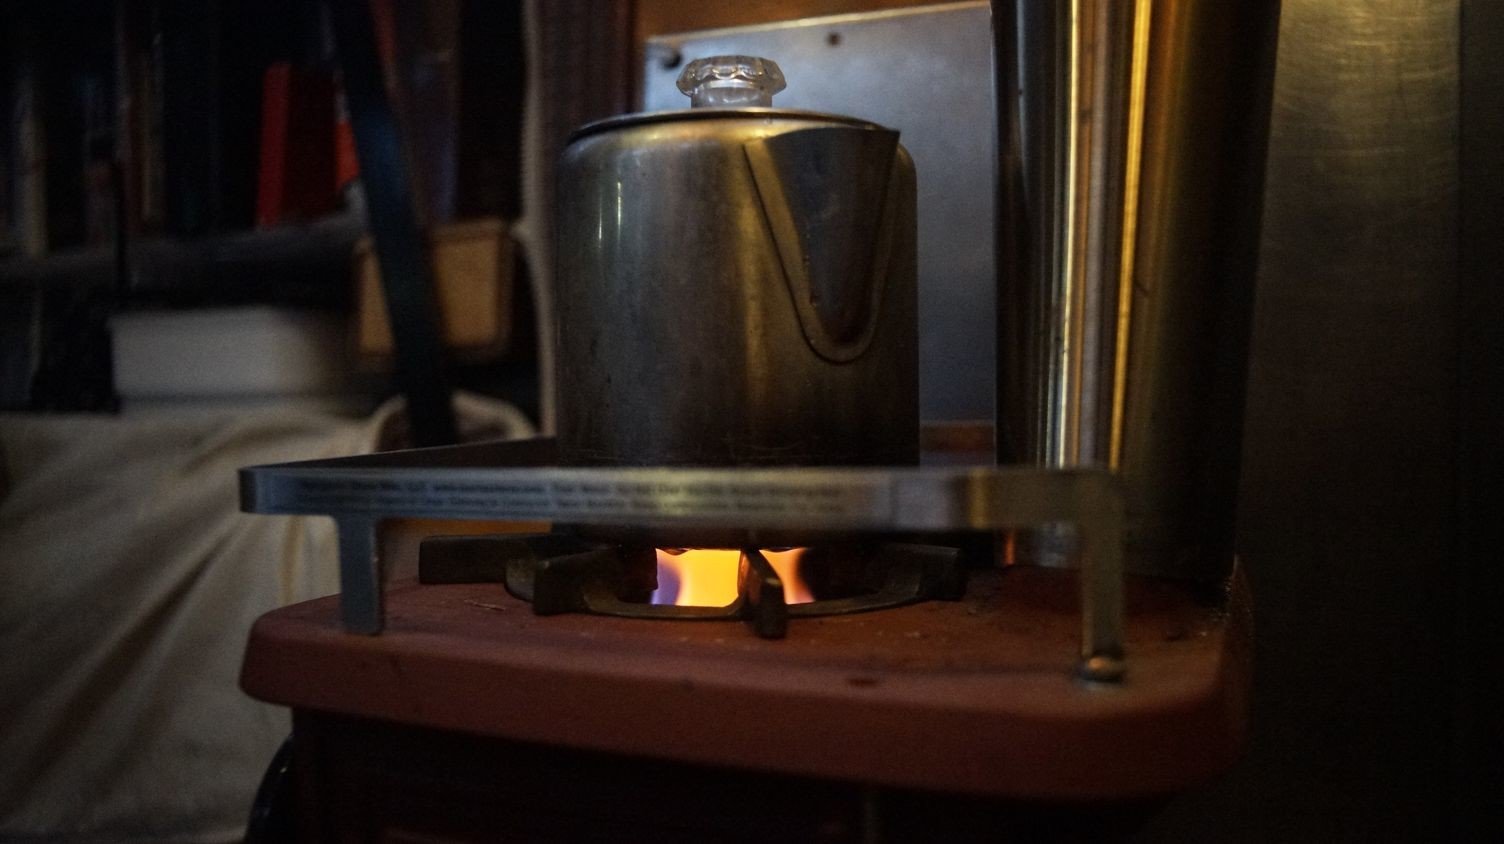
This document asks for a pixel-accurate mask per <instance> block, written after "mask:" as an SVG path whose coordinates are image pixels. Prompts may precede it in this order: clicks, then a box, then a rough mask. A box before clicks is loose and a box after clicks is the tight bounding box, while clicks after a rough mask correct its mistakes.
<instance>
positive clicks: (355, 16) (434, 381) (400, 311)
mask: <svg viewBox="0 0 1504 844" xmlns="http://www.w3.org/2000/svg"><path fill="white" fill-rule="evenodd" d="M329 11H330V21H331V23H332V26H333V29H334V36H335V41H336V42H337V44H338V52H339V59H340V69H341V70H342V71H343V73H344V79H343V81H344V88H345V98H346V100H347V102H348V104H349V110H350V127H351V129H352V130H353V132H354V135H355V151H356V154H357V155H358V156H359V159H360V180H361V184H362V186H363V187H364V189H365V196H366V208H367V216H368V217H369V223H370V228H371V238H372V240H373V241H374V243H375V246H376V259H377V263H378V264H380V267H381V286H382V290H383V291H384V292H385V294H386V308H387V315H388V316H389V317H390V319H389V320H388V321H389V322H390V323H391V326H392V342H393V345H394V347H395V349H396V358H395V364H394V365H395V367H396V375H397V384H398V387H399V388H400V389H401V390H402V394H403V395H404V396H405V397H406V398H407V417H408V421H409V424H410V425H411V427H412V434H413V441H414V442H415V443H416V444H417V445H420V446H426V445H443V444H446V443H452V442H454V441H455V440H456V439H457V438H456V436H455V423H454V407H453V405H452V404H451V401H450V386H449V381H448V378H447V376H446V373H445V367H444V347H443V344H442V342H441V341H440V337H439V314H438V308H437V306H436V304H435V303H434V299H433V280H432V279H431V278H430V275H431V273H430V268H429V264H428V252H427V249H426V248H424V244H423V238H422V236H421V235H420V234H419V232H418V223H417V219H416V217H415V215H414V212H413V200H412V191H411V189H410V178H409V175H408V172H407V164H406V161H405V159H404V158H403V156H402V148H401V143H400V140H399V137H398V134H397V124H396V121H395V120H394V119H393V115H392V110H391V106H390V104H389V103H388V102H387V96H386V88H385V86H384V84H383V82H382V74H381V59H380V57H379V56H378V55H377V53H376V41H375V34H374V32H373V27H372V23H371V13H370V3H369V2H368V0H329Z"/></svg>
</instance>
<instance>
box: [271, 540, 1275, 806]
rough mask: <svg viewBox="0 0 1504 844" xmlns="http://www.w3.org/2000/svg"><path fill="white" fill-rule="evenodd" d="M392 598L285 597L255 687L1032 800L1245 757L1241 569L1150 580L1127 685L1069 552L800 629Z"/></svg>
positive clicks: (1246, 627)
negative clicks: (1070, 568) (374, 622)
mask: <svg viewBox="0 0 1504 844" xmlns="http://www.w3.org/2000/svg"><path fill="white" fill-rule="evenodd" d="M1203 598H1204V596H1203ZM386 599H387V627H386V631H385V633H384V634H383V635H382V636H378V637H370V636H361V635H353V634H350V633H347V632H345V631H344V629H343V628H342V627H341V624H340V614H339V606H338V598H337V596H336V597H329V598H323V599H319V600H316V601H310V602H307V603H303V604H298V605H294V606H291V607H287V608H284V609H281V610H277V611H275V612H272V613H269V614H268V615H266V616H264V617H263V618H262V619H261V620H260V621H258V622H257V624H256V626H255V628H254V629H253V631H252V634H251V638H250V644H249V647H248V650H247V654H246V660H245V664H244V668H243V673H242V686H243V687H244V688H245V690H246V691H247V692H248V693H250V694H251V695H253V696H255V697H257V698H260V699H262V700H266V701H269V702H272V703H278V704H283V705H287V706H291V707H294V708H298V709H312V710H322V711H327V712H336V713H343V714H349V715H358V716H366V717H373V718H380V719H386V720H390V721H395V722H401V723H406V724H413V725H419V726H426V727H436V728H441V729H449V730H457V731H462V732H469V733H474V734H480V735H489V736H497V737H502V738H509V739H515V740H521V741H529V742H538V743H545V744H552V745H561V746H567V747H575V748H582V749H590V750H601V751H608V752H614V753H620V754H625V755H630V756H643V757H653V758H661V759H670V760H678V761H683V762H694V763H702V764H710V765H718V766H723V767H728V768H741V769H749V770H759V771H769V772H779V773H787V774H797V775H807V776H815V777H825V778H832V779H840V780H844V781H861V782H870V783H873V784H878V785H889V786H898V787H906V788H918V789H928V790H936V791H947V792H958V793H972V794H982V795H995V796H1007V797H1028V798H1063V799H1082V798H1086V799H1091V798H1098V797H1133V796H1142V795H1152V794H1160V793H1168V792H1171V791H1174V790H1177V789H1180V788H1184V787H1186V786H1188V785H1191V784H1194V783H1196V782H1199V781H1201V780H1204V779H1205V778H1207V777H1209V776H1210V775H1212V774H1214V773H1216V772H1218V771H1220V770H1221V769H1223V768H1225V767H1226V766H1227V765H1228V764H1230V762H1231V761H1232V759H1233V757H1234V756H1235V754H1236V752H1237V749H1238V747H1239V745H1240V744H1241V740H1242V731H1243V727H1244V722H1245V720H1246V719H1245V717H1244V716H1245V713H1244V712H1243V711H1242V708H1243V707H1244V705H1245V703H1244V702H1245V701H1246V694H1245V692H1246V684H1247V681H1248V674H1249V660H1250V648H1249V639H1250V635H1251V630H1250V627H1251V624H1250V621H1249V613H1248V604H1247V593H1246V587H1245V586H1244V585H1243V581H1242V579H1241V577H1240V576H1235V577H1234V578H1233V580H1232V587H1231V588H1230V589H1229V590H1228V593H1227V595H1226V596H1225V601H1224V600H1219V601H1216V602H1215V606H1208V603H1207V602H1206V601H1205V600H1204V599H1198V598H1197V596H1196V595H1195V594H1193V592H1192V590H1191V589H1190V588H1189V587H1187V586H1185V585H1184V584H1179V583H1174V582H1167V581H1152V580H1140V579H1135V578H1130V579H1129V581H1128V591H1127V600H1128V612H1127V629H1126V633H1127V637H1126V647H1127V652H1128V655H1129V665H1130V668H1129V674H1128V675H1127V677H1126V679H1125V680H1124V682H1122V683H1121V684H1117V685H1111V684H1089V683H1083V682H1081V681H1079V680H1077V679H1075V674H1074V667H1075V666H1076V663H1077V659H1078V644H1079V642H1080V637H1081V624H1082V620H1081V616H1080V613H1079V604H1078V600H1079V586H1078V582H1077V578H1076V575H1075V574H1074V573H1071V572H1064V571H1054V570H1045V569H1034V568H1025V567H1014V568H1011V569H1008V570H1006V571H998V570H988V571H983V572H976V573H974V574H973V575H972V580H971V583H970V585H969V587H968V589H967V595H966V597H965V598H964V599H963V600H961V601H958V602H944V601H933V602H928V603H922V604H915V605H912V606H905V607H898V608H893V609H886V610H881V611H876V612H870V613H863V614H856V615H848V616H833V617H827V618H810V619H801V620H800V621H799V623H798V624H797V626H793V627H791V628H790V631H789V636H788V638H786V639H782V640H763V639H758V638H755V637H751V636H748V635H747V634H746V631H745V629H744V627H743V626H742V625H741V623H740V622H735V621H655V620H642V619H626V618H611V617H601V616H587V615H559V616H547V617H540V616H537V615H535V614H534V613H533V612H532V608H531V607H530V606H529V605H528V604H527V603H526V602H524V601H521V600H519V599H517V598H514V597H512V596H511V595H509V594H508V593H507V592H506V590H505V589H504V588H502V587H501V586H500V585H498V584H455V585H418V584H416V583H401V584H396V585H394V586H392V587H391V588H389V589H388V591H387V595H386Z"/></svg>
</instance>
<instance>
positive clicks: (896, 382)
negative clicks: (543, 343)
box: [557, 56, 919, 466]
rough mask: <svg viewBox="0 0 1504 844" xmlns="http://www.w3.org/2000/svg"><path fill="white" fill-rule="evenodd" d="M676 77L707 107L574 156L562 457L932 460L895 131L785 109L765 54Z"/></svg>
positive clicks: (910, 178) (613, 130)
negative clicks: (924, 448)
mask: <svg viewBox="0 0 1504 844" xmlns="http://www.w3.org/2000/svg"><path fill="white" fill-rule="evenodd" d="M679 87H680V90H682V91H684V92H685V93H686V94H688V95H689V96H690V97H691V98H692V100H693V106H694V107H693V108H691V109H686V110H682V111H666V112H650V113H644V114H633V115H626V116H622V117H616V118H611V119H608V120H603V121H598V122H596V123H591V124H589V125H587V126H585V127H583V128H581V129H580V130H578V131H577V132H575V134H574V135H573V137H572V138H571V139H570V143H569V145H568V146H567V148H566V149H565V151H564V154H563V158H562V161H561V163H560V170H559V172H560V176H559V179H560V182H559V193H558V196H559V205H558V207H559V225H558V250H559V254H558V256H557V257H558V262H557V283H558V333H557V337H558V344H559V347H558V350H557V351H558V356H557V360H558V366H559V369H558V379H557V383H558V396H557V401H558V413H559V430H558V443H559V451H560V456H561V459H562V460H563V461H565V462H566V463H567V464H574V465H617V464H621V465H664V466H693V465H703V466H725V465H884V464H888V465H900V464H906V463H915V462H917V460H918V447H919V436H918V428H919V422H918V351H917V349H918V344H917V332H918V328H917V316H916V308H917V303H916V293H915V272H916V267H915V261H916V257H915V225H916V224H915V210H914V202H915V193H914V165H913V162H912V160H911V159H910V158H909V155H908V153H907V152H906V151H905V150H904V149H903V147H902V146H901V145H900V144H899V143H898V133H897V132H895V131H893V130H890V129H886V128H883V127H881V126H878V125H875V124H872V123H868V122H866V121H862V120H857V119H854V118H849V117H841V116H836V115H829V114H819V113H814V112H800V111H790V110H784V109H774V108H771V107H770V106H771V102H772V95H773V94H774V93H776V92H777V91H779V90H782V89H783V87H784V81H783V77H782V74H781V72H780V71H779V69H778V66H777V65H776V64H775V63H773V62H771V61H768V60H765V59H758V58H752V57H746V56H723V57H716V58H711V59H701V60H698V61H695V62H692V63H690V64H689V65H688V66H687V67H686V69H685V71H684V74H683V75H682V76H681V77H680V80H679Z"/></svg>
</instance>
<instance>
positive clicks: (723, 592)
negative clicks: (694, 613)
mask: <svg viewBox="0 0 1504 844" xmlns="http://www.w3.org/2000/svg"><path fill="white" fill-rule="evenodd" d="M804 551H805V549H803V548H789V549H786V550H783V551H763V552H762V554H763V556H764V557H767V558H768V563H769V564H771V565H772V566H773V570H774V571H776V572H778V578H779V579H780V580H782V581H783V599H784V601H786V602H788V603H790V604H807V603H809V602H810V601H813V600H814V599H815V598H814V595H812V594H811V593H810V591H809V587H808V586H806V585H805V583H804V579H803V578H802V577H800V576H799V562H800V558H801V557H803V556H804ZM741 557H742V552H741V551H738V550H736V549H734V548H691V549H688V550H679V549H664V548H659V549H658V581H659V586H658V591H657V592H654V593H653V603H655V604H675V605H677V606H681V607H724V606H726V605H728V604H730V603H731V602H732V601H735V600H736V596H737V573H738V569H739V568H740V566H741Z"/></svg>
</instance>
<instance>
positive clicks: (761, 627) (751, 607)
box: [738, 548, 789, 639]
mask: <svg viewBox="0 0 1504 844" xmlns="http://www.w3.org/2000/svg"><path fill="white" fill-rule="evenodd" d="M738 576H739V577H740V578H741V584H740V586H739V589H738V591H740V592H741V596H742V602H743V603H742V612H743V615H744V617H745V618H746V621H747V624H748V625H750V626H751V627H752V631H753V632H754V633H756V634H757V635H758V636H761V637H762V638H764V639H782V638H783V637H784V635H785V634H787V633H788V629H789V610H788V605H787V604H786V603H785V602H784V598H783V579H782V578H780V577H779V576H778V572H777V571H775V570H774V569H773V564H772V563H769V562H768V558H767V557H764V556H763V554H762V551H761V550H759V549H757V548H744V549H742V566H741V571H740V572H739V573H738Z"/></svg>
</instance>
